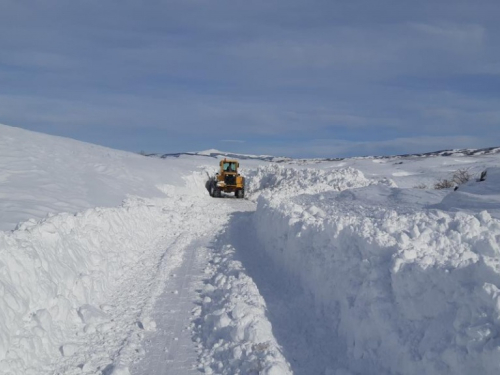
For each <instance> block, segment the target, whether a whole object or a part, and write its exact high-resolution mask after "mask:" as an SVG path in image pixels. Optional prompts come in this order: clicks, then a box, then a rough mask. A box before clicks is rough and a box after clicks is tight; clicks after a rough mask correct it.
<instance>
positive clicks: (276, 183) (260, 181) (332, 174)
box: [245, 164, 395, 197]
mask: <svg viewBox="0 0 500 375" xmlns="http://www.w3.org/2000/svg"><path fill="white" fill-rule="evenodd" d="M245 176H246V178H247V181H246V184H247V186H246V189H247V192H248V193H249V194H253V196H254V197H256V196H258V195H259V194H260V192H262V191H264V190H265V191H267V192H268V193H271V194H274V195H275V194H280V195H283V196H291V195H296V194H299V193H302V194H314V193H319V192H323V191H332V190H335V191H342V190H346V189H352V188H357V187H362V186H368V185H372V184H385V185H387V186H395V184H394V182H393V181H391V180H389V179H386V178H383V179H381V180H372V179H368V178H366V177H365V176H364V175H363V173H362V172H361V171H359V170H357V169H354V168H350V167H348V168H341V169H336V170H333V171H332V170H330V171H329V170H322V169H314V168H302V169H298V168H290V167H284V166H280V165H277V164H271V165H267V166H261V167H258V168H256V169H254V170H250V171H248V172H247V173H246V174H245Z"/></svg>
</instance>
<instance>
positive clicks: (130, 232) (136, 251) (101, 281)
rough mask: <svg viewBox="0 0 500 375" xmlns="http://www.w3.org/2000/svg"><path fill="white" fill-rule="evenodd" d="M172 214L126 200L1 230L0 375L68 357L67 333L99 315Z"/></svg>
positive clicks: (31, 369)
mask: <svg viewBox="0 0 500 375" xmlns="http://www.w3.org/2000/svg"><path fill="white" fill-rule="evenodd" d="M148 202H149V203H148ZM172 215H174V213H172V212H163V210H162V207H161V205H158V206H157V205H155V204H153V203H152V201H146V200H143V199H139V198H135V199H132V198H131V199H128V200H127V201H126V202H125V203H124V204H123V206H122V207H118V208H94V209H89V210H87V211H84V212H82V213H78V214H67V213H63V214H58V215H55V216H52V217H49V218H47V219H44V220H42V221H40V222H36V221H34V220H32V221H28V222H25V223H23V224H21V225H20V226H19V227H18V229H17V230H16V231H13V232H0V249H1V251H0V374H20V373H23V374H38V373H41V372H43V369H44V366H45V365H48V364H49V363H50V360H51V358H54V357H57V356H60V355H65V353H64V350H65V347H64V346H63V344H64V343H66V342H68V341H71V337H65V334H67V332H71V328H72V327H73V326H83V325H85V324H88V323H91V320H92V319H93V318H92V316H93V315H94V313H98V314H102V312H100V310H98V308H95V307H94V306H97V307H98V306H100V304H102V303H104V302H106V297H107V296H108V295H109V293H110V291H112V290H113V287H115V286H116V285H117V283H118V282H119V280H120V279H121V278H122V277H123V276H124V275H125V274H126V273H127V271H128V270H129V269H130V268H131V267H132V266H133V265H134V264H136V263H137V262H138V260H139V259H140V258H141V255H143V253H144V252H145V251H146V249H147V247H148V246H153V244H151V239H153V238H158V237H159V234H160V233H161V231H164V228H165V227H166V226H167V225H168V222H169V220H170V221H171V220H172V219H173V217H172Z"/></svg>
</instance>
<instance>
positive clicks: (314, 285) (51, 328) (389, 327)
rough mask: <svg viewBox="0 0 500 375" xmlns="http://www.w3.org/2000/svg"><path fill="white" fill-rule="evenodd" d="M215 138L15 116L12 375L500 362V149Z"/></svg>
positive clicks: (1, 245) (6, 149)
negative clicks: (123, 143) (215, 191)
mask: <svg viewBox="0 0 500 375" xmlns="http://www.w3.org/2000/svg"><path fill="white" fill-rule="evenodd" d="M209 154H210V155H211V157H206V156H203V155H199V154H195V153H193V154H191V155H187V154H184V155H177V156H178V157H176V158H165V159H160V158H147V157H144V156H140V155H135V154H130V153H126V152H121V151H115V150H110V149H107V148H103V147H99V146H94V145H89V144H85V143H82V142H77V141H74V140H69V139H64V138H59V137H52V136H47V135H43V134H38V133H33V132H28V131H24V130H21V129H16V128H12V127H8V126H4V125H0V229H2V230H3V231H0V374H2V375H4V374H5V375H7V374H9V375H14V374H15V375H17V374H37V375H38V374H75V375H76V374H79V375H82V374H89V375H90V374H94V375H119V374H125V375H130V374H134V375H146V374H147V375H155V374H158V375H159V374H180V373H182V374H197V373H205V374H267V375H285V374H292V373H295V374H302V375H310V374H321V375H323V374H324V375H349V374H351V375H357V374H360V375H361V374H473V373H474V374H476V373H477V374H497V373H498V372H499V371H500V356H499V355H498V353H499V352H500V338H499V332H500V220H499V219H500V214H499V213H500V168H499V163H500V155H499V154H495V153H483V152H472V151H471V152H469V153H459V152H457V153H452V154H446V156H445V155H444V154H443V155H441V154H439V153H438V154H436V155H425V156H408V157H397V158H396V157H395V158H390V157H386V158H353V159H343V160H330V161H328V160H310V161H307V160H300V161H297V162H294V161H293V160H288V159H287V160H286V163H280V164H279V165H278V164H274V163H270V162H268V161H269V160H271V161H272V160H274V159H272V158H267V157H260V158H259V157H249V158H248V159H245V160H242V162H241V164H242V170H241V172H242V174H244V175H245V177H246V182H247V197H248V198H249V199H248V200H240V199H235V198H234V197H233V196H232V195H231V196H224V197H223V198H219V199H214V198H211V197H209V195H208V193H207V191H206V190H205V187H204V183H205V180H206V178H207V173H213V172H214V171H215V170H216V168H217V159H220V158H222V157H224V155H222V154H218V153H216V154H214V153H213V152H210V153H209ZM464 168H465V169H467V171H469V172H470V174H471V176H472V178H471V179H470V180H469V182H467V183H465V184H463V185H460V186H459V187H458V189H457V190H454V189H443V190H436V189H433V186H434V184H435V183H436V182H437V181H439V180H440V179H444V178H450V176H452V175H453V173H454V171H456V170H459V169H464ZM484 170H487V173H486V176H487V177H486V179H485V181H478V180H477V178H478V177H479V175H480V173H481V172H482V171H484Z"/></svg>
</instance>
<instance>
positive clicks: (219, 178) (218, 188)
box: [206, 159, 245, 198]
mask: <svg viewBox="0 0 500 375" xmlns="http://www.w3.org/2000/svg"><path fill="white" fill-rule="evenodd" d="M219 166H220V171H219V172H218V173H216V174H215V176H212V177H210V176H209V179H208V181H207V184H206V188H207V190H208V192H209V194H210V196H211V197H214V198H221V197H222V192H224V193H233V192H234V195H235V197H236V198H244V197H245V177H243V176H241V175H240V174H239V173H238V168H239V167H240V163H239V162H238V161H237V160H228V159H223V160H221V161H220V163H219Z"/></svg>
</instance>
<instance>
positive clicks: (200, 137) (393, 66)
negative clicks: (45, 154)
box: [0, 0, 500, 157]
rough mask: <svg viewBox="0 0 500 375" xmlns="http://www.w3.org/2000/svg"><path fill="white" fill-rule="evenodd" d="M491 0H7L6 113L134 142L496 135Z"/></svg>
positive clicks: (333, 150) (384, 149)
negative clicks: (140, 0)
mask: <svg viewBox="0 0 500 375" xmlns="http://www.w3.org/2000/svg"><path fill="white" fill-rule="evenodd" d="M498 14H500V1H498V0H484V1H462V0H440V1H435V0H421V1H412V2H409V1H401V0H391V1H389V0H379V1H373V0H361V1H347V0H344V1H336V0H319V1H317V0H310V1H305V0H304V1H297V0H275V1H272V0H271V1H269V0H267V1H260V0H254V1H239V0H232V1H217V0H213V1H208V0H182V1H159V0H155V1H152V0H149V1H147V0H146V1H142V2H139V1H129V0H120V1H118V0H114V1H102V0H99V1H96V0H86V1H77V0H75V1H53V0H44V1H43V2H42V1H25V0H2V1H1V3H0V123H3V124H6V125H13V126H19V127H22V128H25V129H30V130H35V131H40V132H44V133H49V134H56V135H62V136H68V137H72V138H76V139H79V140H83V141H88V142H92V143H97V144H101V145H105V146H109V147H113V148H118V149H125V150H129V151H140V150H144V151H148V152H180V151H194V150H204V149H209V148H217V149H221V150H227V151H233V152H244V153H254V154H274V155H286V156H295V157H317V156H324V157H335V156H353V155H370V154H398V153H409V152H425V151H433V150H437V149H447V148H462V147H471V148H473V147H488V146H499V145H500V47H499V46H500V23H499V22H498Z"/></svg>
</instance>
